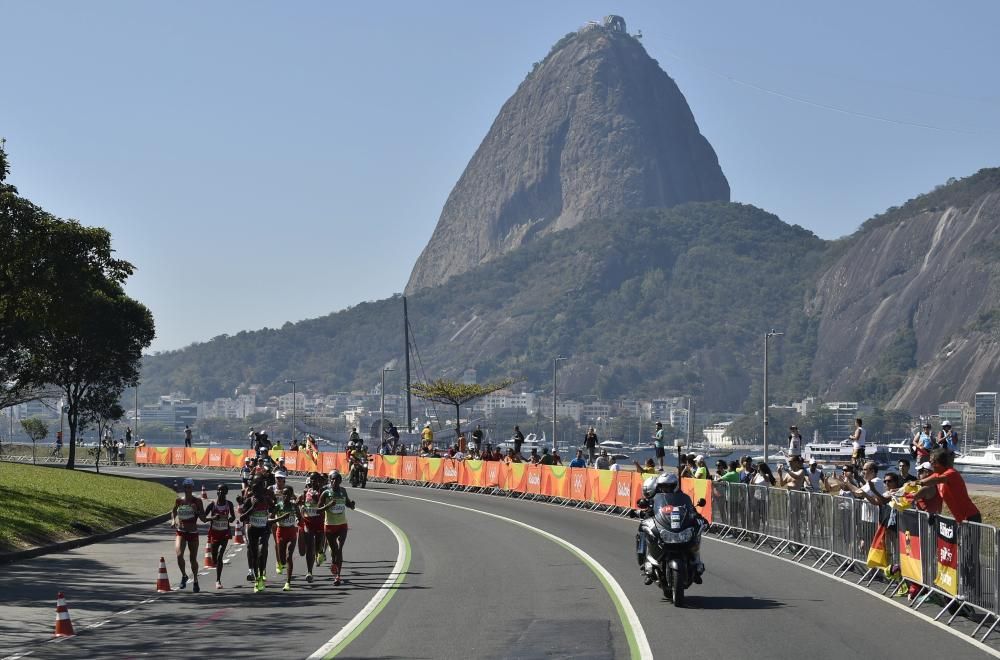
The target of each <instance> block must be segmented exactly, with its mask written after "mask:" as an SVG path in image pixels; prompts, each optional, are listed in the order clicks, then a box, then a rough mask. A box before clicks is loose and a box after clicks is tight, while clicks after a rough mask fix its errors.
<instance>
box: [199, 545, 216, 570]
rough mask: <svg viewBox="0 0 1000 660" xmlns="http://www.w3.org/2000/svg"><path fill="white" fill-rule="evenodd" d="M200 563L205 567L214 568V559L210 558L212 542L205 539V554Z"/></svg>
mask: <svg viewBox="0 0 1000 660" xmlns="http://www.w3.org/2000/svg"><path fill="white" fill-rule="evenodd" d="M201 563H202V564H204V565H205V568H215V561H214V560H213V559H212V544H211V543H209V542H208V541H207V540H206V541H205V556H204V557H203V558H202V560H201Z"/></svg>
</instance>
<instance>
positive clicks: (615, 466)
mask: <svg viewBox="0 0 1000 660" xmlns="http://www.w3.org/2000/svg"><path fill="white" fill-rule="evenodd" d="M608 469H609V470H611V471H612V472H618V471H619V470H621V469H622V467H621V466H620V465H618V461H617V460H615V457H614V456H612V457H611V465H609V466H608Z"/></svg>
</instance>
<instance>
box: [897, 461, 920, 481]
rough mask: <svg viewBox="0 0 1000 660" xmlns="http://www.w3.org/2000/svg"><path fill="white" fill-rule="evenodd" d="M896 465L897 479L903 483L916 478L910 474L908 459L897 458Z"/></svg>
mask: <svg viewBox="0 0 1000 660" xmlns="http://www.w3.org/2000/svg"><path fill="white" fill-rule="evenodd" d="M896 467H897V468H898V469H899V479H900V481H902V482H903V484H904V485H905V484H908V483H910V482H911V481H916V480H917V477H915V476H913V475H912V474H910V459H908V458H901V459H899V461H897V462H896Z"/></svg>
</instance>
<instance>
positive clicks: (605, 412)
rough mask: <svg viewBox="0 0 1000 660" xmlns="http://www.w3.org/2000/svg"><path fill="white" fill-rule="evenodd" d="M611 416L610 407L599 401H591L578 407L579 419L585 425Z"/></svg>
mask: <svg viewBox="0 0 1000 660" xmlns="http://www.w3.org/2000/svg"><path fill="white" fill-rule="evenodd" d="M610 416H611V406H610V405H608V404H606V403H601V402H600V401H592V402H590V403H585V404H583V405H581V406H580V419H581V420H583V421H584V422H585V423H587V424H593V423H595V422H596V421H597V420H599V419H601V420H605V419H608V418H609V417H610Z"/></svg>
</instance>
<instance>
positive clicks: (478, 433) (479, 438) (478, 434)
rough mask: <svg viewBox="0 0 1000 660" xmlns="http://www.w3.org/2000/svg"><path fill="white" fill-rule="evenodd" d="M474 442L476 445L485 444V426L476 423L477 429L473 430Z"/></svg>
mask: <svg viewBox="0 0 1000 660" xmlns="http://www.w3.org/2000/svg"><path fill="white" fill-rule="evenodd" d="M472 442H473V443H475V445H476V447H482V446H483V427H482V426H481V425H479V424H476V430H475V431H473V432H472Z"/></svg>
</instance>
